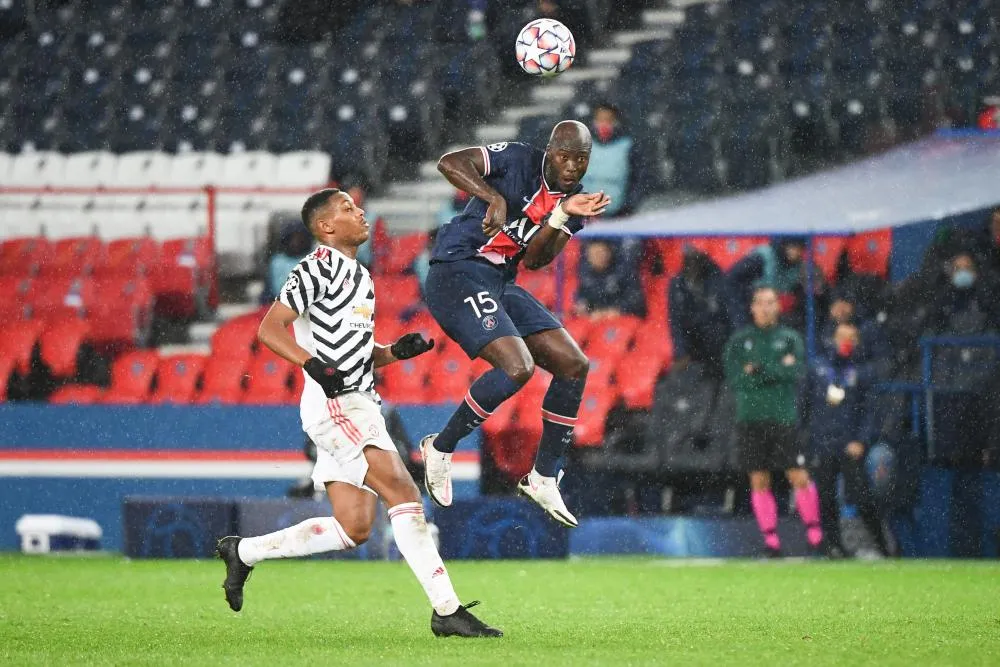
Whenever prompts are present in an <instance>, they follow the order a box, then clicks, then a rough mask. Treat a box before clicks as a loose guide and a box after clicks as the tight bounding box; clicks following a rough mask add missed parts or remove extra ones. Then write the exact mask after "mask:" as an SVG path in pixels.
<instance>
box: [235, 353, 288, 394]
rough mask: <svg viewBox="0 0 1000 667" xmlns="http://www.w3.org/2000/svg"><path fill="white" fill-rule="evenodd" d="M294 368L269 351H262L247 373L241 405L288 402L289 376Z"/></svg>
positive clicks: (251, 363)
mask: <svg viewBox="0 0 1000 667" xmlns="http://www.w3.org/2000/svg"><path fill="white" fill-rule="evenodd" d="M294 370H295V366H293V365H292V364H290V363H288V362H287V361H285V360H284V359H282V358H281V357H279V356H278V355H276V354H274V353H273V352H270V351H262V352H261V353H260V354H258V355H257V356H256V357H255V358H254V359H253V360H252V361H251V362H250V367H249V369H248V371H247V376H248V382H247V391H246V393H245V394H243V399H242V402H243V403H250V404H255V405H275V404H280V403H288V402H289V394H290V393H291V374H292V372H293V371H294Z"/></svg>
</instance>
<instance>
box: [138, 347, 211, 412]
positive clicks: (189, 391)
mask: <svg viewBox="0 0 1000 667" xmlns="http://www.w3.org/2000/svg"><path fill="white" fill-rule="evenodd" d="M207 360H208V357H207V356H206V355H203V354H178V355H173V356H169V357H163V358H162V359H160V365H159V366H158V367H157V371H156V377H157V382H156V390H155V391H154V392H153V395H152V397H151V400H152V402H153V403H190V402H191V400H192V399H193V398H194V393H195V389H196V388H197V386H198V379H199V378H200V377H201V373H202V370H203V369H204V367H205V363H206V361H207Z"/></svg>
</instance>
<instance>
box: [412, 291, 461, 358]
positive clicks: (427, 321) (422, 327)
mask: <svg viewBox="0 0 1000 667" xmlns="http://www.w3.org/2000/svg"><path fill="white" fill-rule="evenodd" d="M418 303H419V302H418ZM400 332H401V334H404V333H419V334H421V335H422V336H423V337H424V338H425V339H428V340H429V339H431V338H433V339H434V346H435V348H437V349H438V350H439V351H441V352H444V351H446V350H447V349H448V348H450V347H451V346H452V342H451V339H450V338H448V336H447V335H445V333H444V331H443V330H442V329H441V327H440V326H438V323H437V322H436V321H435V320H434V318H433V317H432V316H431V314H430V313H429V312H427V311H426V310H421V311H420V312H418V313H417V314H416V315H415V316H413V317H411V318H410V319H408V320H405V321H404V322H403V324H402V326H401V327H400Z"/></svg>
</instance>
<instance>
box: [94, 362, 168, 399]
mask: <svg viewBox="0 0 1000 667" xmlns="http://www.w3.org/2000/svg"><path fill="white" fill-rule="evenodd" d="M159 363H160V357H159V355H157V354H156V352H155V351H153V350H135V351H133V352H128V353H126V354H123V355H122V356H120V357H118V359H116V360H115V362H114V364H113V365H112V367H111V387H110V388H109V389H108V391H107V392H105V394H104V395H103V396H102V397H101V402H102V403H144V402H146V400H147V399H148V398H149V390H150V387H151V385H152V384H153V376H154V375H156V368H157V366H158V365H159Z"/></svg>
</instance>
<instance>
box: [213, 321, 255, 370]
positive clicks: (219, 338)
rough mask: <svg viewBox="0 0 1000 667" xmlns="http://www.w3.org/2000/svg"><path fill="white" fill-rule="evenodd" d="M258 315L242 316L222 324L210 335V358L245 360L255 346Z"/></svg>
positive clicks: (253, 350)
mask: <svg viewBox="0 0 1000 667" xmlns="http://www.w3.org/2000/svg"><path fill="white" fill-rule="evenodd" d="M260 321H261V317H260V316H259V315H258V314H252V315H242V316H240V317H234V318H233V319H231V320H228V321H226V322H223V323H222V325H221V326H220V327H219V328H218V329H216V330H215V333H213V334H212V356H216V357H225V358H234V359H246V358H248V357H250V356H251V355H252V354H254V352H255V350H256V345H257V329H258V328H259V327H260Z"/></svg>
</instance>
